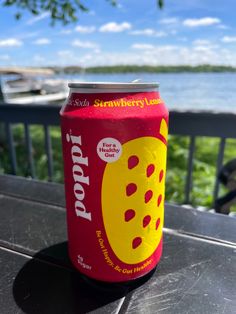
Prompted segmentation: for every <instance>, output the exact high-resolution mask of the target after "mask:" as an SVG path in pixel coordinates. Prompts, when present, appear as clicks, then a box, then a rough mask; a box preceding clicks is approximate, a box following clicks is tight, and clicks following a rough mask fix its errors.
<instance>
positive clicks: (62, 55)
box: [57, 50, 74, 58]
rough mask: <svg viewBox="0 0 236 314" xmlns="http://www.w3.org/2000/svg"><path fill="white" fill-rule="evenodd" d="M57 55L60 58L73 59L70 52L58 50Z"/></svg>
mask: <svg viewBox="0 0 236 314" xmlns="http://www.w3.org/2000/svg"><path fill="white" fill-rule="evenodd" d="M57 54H58V56H59V57H60V58H72V57H74V54H73V52H72V51H70V50H59V51H58V52H57Z"/></svg>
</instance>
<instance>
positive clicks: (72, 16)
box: [2, 0, 164, 24]
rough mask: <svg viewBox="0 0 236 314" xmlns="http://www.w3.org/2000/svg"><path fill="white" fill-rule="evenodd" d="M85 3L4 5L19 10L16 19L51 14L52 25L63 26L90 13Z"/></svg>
mask: <svg viewBox="0 0 236 314" xmlns="http://www.w3.org/2000/svg"><path fill="white" fill-rule="evenodd" d="M106 1H107V2H109V3H110V4H111V5H112V6H116V5H117V4H118V0H106ZM156 1H157V5H158V7H159V8H160V9H161V8H162V7H163V5H164V0H156ZM82 2H83V3H82ZM84 2H86V0H84V1H80V0H4V1H3V2H2V5H3V6H16V7H17V9H18V12H17V13H16V16H15V17H16V19H20V18H21V16H22V12H23V11H28V12H30V13H32V14H33V15H39V14H42V13H45V12H49V13H50V18H51V22H52V24H54V23H55V22H58V21H59V22H62V23H63V24H68V23H72V22H76V21H77V20H78V12H81V11H82V12H88V11H89V10H90V8H89V7H87V5H85V4H84Z"/></svg>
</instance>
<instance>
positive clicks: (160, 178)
mask: <svg viewBox="0 0 236 314" xmlns="http://www.w3.org/2000/svg"><path fill="white" fill-rule="evenodd" d="M163 176H164V171H163V170H161V171H160V173H159V182H161V181H162V179H163Z"/></svg>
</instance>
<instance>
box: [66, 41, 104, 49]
mask: <svg viewBox="0 0 236 314" xmlns="http://www.w3.org/2000/svg"><path fill="white" fill-rule="evenodd" d="M71 44H72V46H74V47H79V48H91V49H98V48H99V47H98V44H97V43H95V42H92V41H82V40H79V39H75V40H74V41H73V42H72V43H71Z"/></svg>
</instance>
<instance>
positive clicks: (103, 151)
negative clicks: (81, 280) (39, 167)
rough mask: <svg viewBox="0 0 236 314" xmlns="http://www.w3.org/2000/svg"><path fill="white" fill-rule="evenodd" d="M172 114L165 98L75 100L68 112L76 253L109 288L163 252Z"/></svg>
mask: <svg viewBox="0 0 236 314" xmlns="http://www.w3.org/2000/svg"><path fill="white" fill-rule="evenodd" d="M167 125H168V111H167V109H166V107H165V105H164V103H163V101H162V100H161V99H160V95H159V93H158V92H156V91H154V92H129V93H128V92H125V93H120V92H119V93H97V94H96V93H93V94H89V93H78V92H73V90H72V93H71V94H70V97H69V99H68V102H67V104H66V105H65V106H64V108H63V109H62V111H61V127H62V143H63V156H64V170H65V192H66V204H67V222H68V239H69V252H70V257H71V260H72V262H73V264H74V265H75V266H76V268H77V269H79V270H80V271H81V272H82V273H84V274H85V275H87V276H89V277H92V278H95V279H98V280H102V281H109V282H120V281H129V280H132V279H136V278H138V277H140V276H143V275H144V274H146V273H148V272H149V271H150V270H151V269H153V268H154V267H155V266H156V264H157V263H158V261H159V259H160V257H161V254H162V227H163V222H164V191H165V185H164V182H165V176H166V151H167V146H166V144H167V142H166V141H167Z"/></svg>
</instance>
